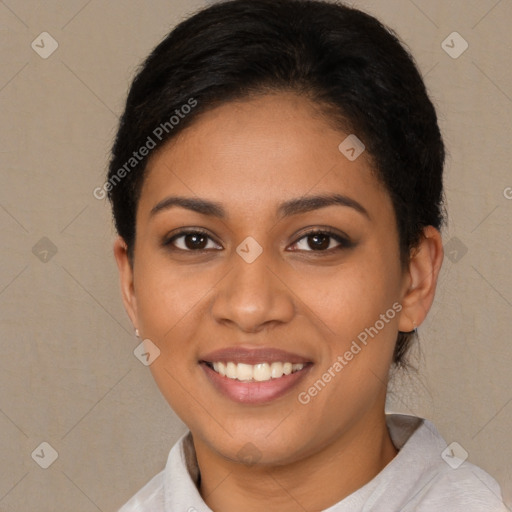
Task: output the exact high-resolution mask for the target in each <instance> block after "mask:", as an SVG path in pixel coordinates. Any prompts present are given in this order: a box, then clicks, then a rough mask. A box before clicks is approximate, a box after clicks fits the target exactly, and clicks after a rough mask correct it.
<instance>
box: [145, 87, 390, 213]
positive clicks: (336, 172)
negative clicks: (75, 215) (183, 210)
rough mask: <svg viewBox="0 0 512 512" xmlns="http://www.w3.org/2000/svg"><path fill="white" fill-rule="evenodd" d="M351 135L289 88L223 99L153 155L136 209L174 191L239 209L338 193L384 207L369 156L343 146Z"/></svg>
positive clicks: (386, 200)
mask: <svg viewBox="0 0 512 512" xmlns="http://www.w3.org/2000/svg"><path fill="white" fill-rule="evenodd" d="M348 135H350V134H348V133H345V132H342V131H341V130H337V129H335V128H334V126H333V123H332V121H331V120H329V119H327V118H326V117H325V115H324V114H323V113H322V111H321V110H320V108H319V107H318V106H317V105H315V104H314V103H312V102H310V101H309V100H307V99H305V98H303V97H300V96H297V95H296V94H293V93H278V94H271V95H265V96H259V97H256V98H253V99H249V100H244V101H236V102H230V103H227V104H224V105H222V106H220V107H218V108H215V109H213V110H211V111H208V112H206V113H204V114H202V115H201V116H200V117H199V118H198V119H197V120H196V121H195V122H194V123H193V124H192V125H190V126H189V127H188V128H187V129H185V130H184V131H183V132H181V133H180V134H179V135H178V136H176V137H175V138H173V139H171V140H170V141H169V142H168V143H167V144H166V145H164V146H163V147H162V148H161V149H159V150H158V151H157V152H156V153H155V154H154V155H152V157H151V159H150V160H149V162H148V165H147V171H146V172H147V175H146V179H145V182H144V186H143V190H142V194H141V201H140V204H139V208H140V210H141V212H142V211H143V210H148V209H151V208H152V207H153V206H154V204H155V203H156V202H158V201H161V200H162V199H163V198H165V196H166V195H169V194H173V195H174V194H176V193H181V194H183V195H186V196H193V195H196V196H199V197H208V198H209V199H211V200H214V201H219V202H222V203H224V204H228V205H230V207H231V208H232V209H233V210H238V211H243V210H247V209H249V208H253V209H261V208H263V207H264V206H268V207H269V208H270V207H272V206H275V205H276V204H277V203H279V202H282V201H283V200H284V199H285V198H286V197H299V196H304V195H308V194H319V193H320V194H322V193H323V194H325V193H336V192H337V193H343V194H345V195H348V194H350V195H352V196H353V197H354V199H356V200H359V199H360V200H363V199H364V200H365V201H366V202H367V203H371V204H372V205H373V206H375V205H377V206H378V204H379V203H382V205H381V206H383V207H389V206H390V203H389V197H388V194H387V193H386V191H385V190H384V189H383V188H382V186H381V184H380V182H379V181H378V179H377V178H376V177H375V175H374V173H373V172H372V164H371V160H370V158H369V156H368V155H367V154H365V152H363V153H362V154H361V155H360V156H359V157H357V158H356V159H355V160H353V161H351V160H350V159H348V158H347V156H346V154H345V153H343V152H342V151H340V149H339V146H340V144H342V143H343V141H344V140H345V139H346V138H347V136H348ZM356 149H360V148H356ZM357 198H359V199H357Z"/></svg>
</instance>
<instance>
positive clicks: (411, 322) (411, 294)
mask: <svg viewBox="0 0 512 512" xmlns="http://www.w3.org/2000/svg"><path fill="white" fill-rule="evenodd" d="M443 255H444V251H443V242H442V238H441V234H440V233H439V231H438V230H437V229H436V228H434V227H433V226H427V227H426V228H424V229H423V233H422V237H421V240H420V243H419V244H418V247H416V248H415V249H414V251H413V252H412V254H411V257H410V260H409V267H408V273H407V287H406V290H404V295H403V297H402V301H401V304H402V308H403V309H402V312H401V315H400V320H399V326H398V328H399V330H400V331H403V332H409V331H412V330H414V329H415V328H416V327H418V326H419V325H420V324H421V323H422V322H423V321H424V320H425V318H426V316H427V313H428V311H429V310H430V307H431V306H432V303H433V301H434V296H435V291H436V286H437V279H438V276H439V271H440V269H441V265H442V262H443Z"/></svg>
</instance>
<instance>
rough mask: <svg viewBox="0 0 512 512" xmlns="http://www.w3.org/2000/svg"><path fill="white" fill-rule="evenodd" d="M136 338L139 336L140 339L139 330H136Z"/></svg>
mask: <svg viewBox="0 0 512 512" xmlns="http://www.w3.org/2000/svg"><path fill="white" fill-rule="evenodd" d="M135 336H137V338H140V334H139V329H135Z"/></svg>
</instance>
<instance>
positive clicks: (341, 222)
mask: <svg viewBox="0 0 512 512" xmlns="http://www.w3.org/2000/svg"><path fill="white" fill-rule="evenodd" d="M347 135H349V134H347V133H342V132H340V131H338V130H336V129H334V128H333V127H331V126H330V125H329V123H328V122H327V121H326V120H325V119H324V118H322V117H321V116H320V115H318V114H317V109H315V107H314V106H313V105H312V104H311V103H309V102H308V101H307V100H306V99H303V98H301V97H298V96H295V95H293V94H291V93H290V94H284V93H282V94H275V95H267V96H262V97H259V98H257V99H251V100H246V101H240V102H232V103H229V104H226V105H224V106H221V107H219V108H216V109H215V110H212V111H210V112H208V113H206V114H204V115H203V116H202V117H201V118H199V119H198V120H197V121H196V122H195V123H194V124H193V125H191V126H190V127H189V128H187V129H186V130H185V131H183V132H182V133H181V134H180V135H179V136H178V137H177V138H175V139H173V140H172V141H170V142H169V143H168V144H167V145H166V146H164V147H163V148H161V149H160V150H159V151H158V152H157V153H155V154H154V155H153V156H152V158H151V160H150V161H149V163H148V168H147V177H146V179H145V183H144V185H143V189H142V192H141V197H140V202H139V205H138V210H137V222H136V233H137V234H136V243H135V252H134V260H133V268H131V267H130V266H129V264H128V263H127V259H126V255H125V252H124V249H123V244H122V241H119V242H118V245H117V248H116V256H117V259H118V263H119V266H120V269H121V276H122V283H123V293H124V300H125V304H126V307H127V310H128V312H129V314H130V316H131V319H132V321H133V323H134V325H135V326H136V327H137V328H138V329H139V331H140V333H141V336H142V337H143V338H145V339H149V340H151V342H152V343H153V344H154V345H156V346H157V347H158V349H159V350H160V355H159V357H157V359H156V360H155V361H154V362H153V363H152V364H151V366H150V368H151V371H152V374H153V376H154V378H155V380H156V382H157V384H158V386H159V388H160V390H161V392H162V393H163V395H164V396H165V398H166V399H167V401H168V402H169V404H170V405H171V407H172V408H173V409H174V411H175V412H176V413H177V414H178V415H179V416H180V417H181V419H182V420H183V421H184V422H185V423H186V424H187V426H188V427H189V428H190V429H191V431H192V433H193V435H194V439H195V441H197V442H199V443H201V444H202V445H203V446H205V447H208V449H209V450H211V451H212V453H216V454H218V455H220V456H222V457H224V459H228V460H229V459H231V460H240V458H241V457H242V458H243V457H246V456H248V457H249V458H251V457H253V458H257V459H259V460H260V461H261V462H265V463H270V464H276V463H285V462H289V461H293V460H298V459H300V458H301V457H306V456H308V455H310V454H312V453H315V452H316V451H318V450H321V449H322V447H324V446H327V445H328V444H329V443H331V442H333V440H334V439H339V438H340V437H343V435H349V434H348V433H349V432H350V431H351V429H354V428H355V426H356V425H361V424H363V423H364V424H368V422H371V421H372V418H374V417H375V415H376V414H382V410H383V407H384V400H385V393H386V382H387V375H388V371H389V367H390V363H391V359H392V354H393V349H394V344H395V340H396V336H397V331H398V330H399V329H400V330H404V331H408V330H411V329H412V328H413V325H411V318H410V317H411V314H410V313H411V311H412V315H413V316H414V311H413V310H412V309H411V307H410V306H409V305H408V303H407V301H408V300H409V298H408V295H407V294H408V293H409V291H410V288H411V283H412V282H413V277H414V276H413V277H411V272H409V271H407V270H406V271H404V269H402V268H401V266H400V257H399V249H398V248H399V240H398V233H397V230H396V220H395V216H394V211H393V206H392V203H391V200H390V197H389V194H388V193H387V191H386V190H385V189H384V188H383V187H382V186H381V184H380V183H379V182H378V180H377V179H376V178H375V176H374V175H373V174H372V172H371V166H370V163H369V160H368V158H367V155H366V154H365V153H364V152H363V154H361V155H360V156H359V157H358V158H357V159H355V160H354V161H351V160H349V159H348V158H346V156H345V155H344V154H343V153H342V152H341V151H340V150H339V149H338V146H339V145H340V143H341V142H342V141H343V140H344V139H345V138H346V137H347ZM423 309H425V308H423ZM427 309H428V308H427ZM421 320H422V318H420V317H419V316H416V317H415V318H414V321H415V323H416V325H419V323H420V322H421ZM363 340H365V341H363ZM146 343H147V342H146ZM356 347H358V348H356ZM290 363H291V364H290ZM336 363H338V364H336ZM290 371H291V372H292V373H290ZM226 372H227V376H226V375H222V374H223V373H226ZM248 443H250V444H248Z"/></svg>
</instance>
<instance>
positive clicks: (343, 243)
mask: <svg viewBox="0 0 512 512" xmlns="http://www.w3.org/2000/svg"><path fill="white" fill-rule="evenodd" d="M187 235H203V236H205V237H207V238H209V239H210V240H212V241H214V242H215V240H213V239H212V237H211V236H210V235H209V234H208V233H207V232H206V231H205V230H203V229H200V228H195V229H184V230H181V231H179V232H178V233H175V234H174V235H172V236H171V237H170V238H167V239H165V240H164V241H163V243H162V245H163V246H165V247H171V250H173V251H182V252H190V253H194V252H195V253H204V252H207V251H210V250H211V249H180V248H177V247H175V246H174V245H173V244H174V242H175V241H176V240H177V239H179V238H182V237H184V236H187ZM314 235H323V236H327V237H329V238H332V239H334V240H335V241H336V242H338V244H339V245H338V246H336V247H331V248H328V249H320V250H313V249H310V250H301V249H294V250H293V252H296V251H299V252H301V251H303V252H307V253H317V254H322V253H323V254H332V252H334V251H338V250H342V249H350V248H351V247H353V246H354V243H353V242H351V241H350V240H349V239H348V238H345V237H343V236H341V235H340V234H338V233H335V232H334V231H331V230H329V229H312V230H310V231H307V232H305V233H302V235H301V236H300V238H298V239H297V240H296V241H295V242H294V243H293V244H292V245H296V244H297V243H299V242H300V241H301V240H303V239H307V238H308V237H310V236H314ZM215 243H217V242H215ZM218 245H220V244H218ZM329 245H330V242H329ZM218 250H220V249H218Z"/></svg>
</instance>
